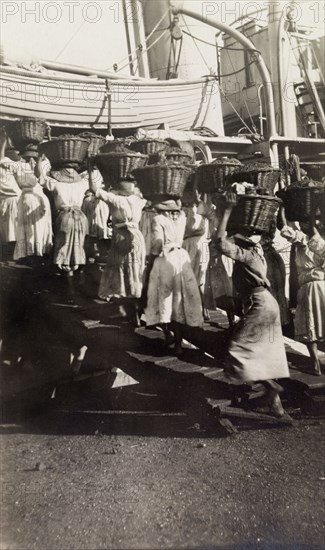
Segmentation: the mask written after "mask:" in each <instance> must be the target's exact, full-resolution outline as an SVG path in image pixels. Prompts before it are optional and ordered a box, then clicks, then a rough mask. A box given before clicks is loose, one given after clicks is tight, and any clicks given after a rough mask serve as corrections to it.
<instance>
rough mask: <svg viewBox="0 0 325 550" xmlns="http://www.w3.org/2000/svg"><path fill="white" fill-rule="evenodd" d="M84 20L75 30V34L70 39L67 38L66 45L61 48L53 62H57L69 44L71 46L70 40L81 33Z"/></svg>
mask: <svg viewBox="0 0 325 550" xmlns="http://www.w3.org/2000/svg"><path fill="white" fill-rule="evenodd" d="M85 22H86V21H85V20H84V21H82V22H81V23H80V25H79V27H78V28H77V30H76V32H75V33H74V34H73V35H72V36H71V38H69V40H68V41H67V43H66V44H65V45H64V46H63V48H61V50H60V51H59V53H58V55H57V56H56V58H55V59H54V61H57V60H58V59H59V57H60V55H62V54H63V52H64V50H66V48H67V47H68V46H69V44H71V42H72V40H73V39H74V38H75V37H76V36H77V34H78V33H79V31H81V29H82V27H83V26H84V24H85Z"/></svg>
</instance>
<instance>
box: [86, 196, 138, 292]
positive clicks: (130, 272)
mask: <svg viewBox="0 0 325 550" xmlns="http://www.w3.org/2000/svg"><path fill="white" fill-rule="evenodd" d="M96 197H97V198H99V199H101V200H103V201H105V202H106V203H107V204H108V205H109V208H110V213H111V219H112V224H113V236H112V244H111V248H110V251H109V253H108V257H107V264H106V267H105V270H104V272H103V275H102V278H101V281H100V286H99V293H98V294H99V297H100V298H102V300H110V299H111V298H113V297H115V298H140V297H141V292H142V283H143V272H144V267H145V256H146V249H145V242H144V238H143V235H142V233H141V231H140V230H139V221H140V218H141V213H142V209H143V207H144V205H145V203H146V201H145V200H144V199H142V198H140V197H139V196H137V195H130V196H122V195H117V194H115V193H110V192H107V191H104V190H103V189H98V190H97V191H96Z"/></svg>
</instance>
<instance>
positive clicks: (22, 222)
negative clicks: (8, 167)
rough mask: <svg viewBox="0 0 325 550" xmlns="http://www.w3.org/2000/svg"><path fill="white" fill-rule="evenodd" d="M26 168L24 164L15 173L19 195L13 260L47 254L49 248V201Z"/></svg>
mask: <svg viewBox="0 0 325 550" xmlns="http://www.w3.org/2000/svg"><path fill="white" fill-rule="evenodd" d="M24 164H26V163H24ZM28 169H29V165H28V164H26V166H25V167H23V171H22V172H20V173H17V175H16V177H17V179H18V182H19V185H20V188H21V195H20V197H19V200H18V213H17V220H18V223H17V239H16V246H15V251H14V260H19V259H20V258H26V257H27V256H43V255H44V254H49V252H50V251H51V248H52V239H53V235H52V216H51V207H50V202H49V200H48V198H47V197H46V196H45V195H44V193H43V189H42V187H41V186H40V185H39V183H38V180H37V178H36V177H35V176H34V175H33V174H31V173H30V172H28ZM24 171H25V172H24Z"/></svg>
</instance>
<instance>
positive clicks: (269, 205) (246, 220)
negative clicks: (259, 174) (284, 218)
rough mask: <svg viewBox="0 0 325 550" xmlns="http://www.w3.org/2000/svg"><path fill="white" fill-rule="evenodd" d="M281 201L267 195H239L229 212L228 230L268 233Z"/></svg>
mask: <svg viewBox="0 0 325 550" xmlns="http://www.w3.org/2000/svg"><path fill="white" fill-rule="evenodd" d="M280 204H281V200H280V199H278V198H277V197H270V196H268V195H266V196H265V195H253V194H252V195H241V196H240V197H239V200H238V204H237V205H236V206H235V208H234V209H233V210H232V212H231V216H230V218H229V223H228V227H229V229H236V230H239V231H242V230H247V229H249V230H251V231H253V232H255V233H269V231H270V227H271V224H272V223H273V222H274V218H275V216H276V214H277V211H278V209H279V206H280Z"/></svg>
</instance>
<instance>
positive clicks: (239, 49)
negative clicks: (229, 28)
mask: <svg viewBox="0 0 325 550" xmlns="http://www.w3.org/2000/svg"><path fill="white" fill-rule="evenodd" d="M183 33H184V34H186V35H187V36H190V37H191V38H193V39H194V40H197V41H198V42H202V43H203V44H206V45H207V46H211V47H212V48H215V47H216V45H215V44H213V43H212V42H207V41H206V40H203V39H202V38H199V37H198V36H194V34H192V33H191V32H186V31H184V30H183ZM218 47H219V50H233V51H235V52H244V51H251V52H256V53H259V54H260V55H262V54H261V51H260V50H258V49H257V48H230V47H228V46H218Z"/></svg>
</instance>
